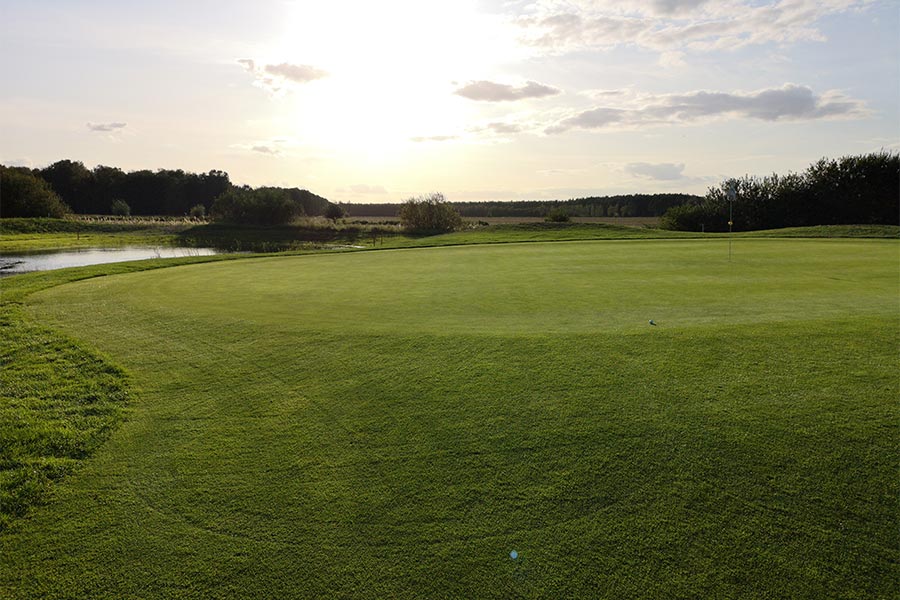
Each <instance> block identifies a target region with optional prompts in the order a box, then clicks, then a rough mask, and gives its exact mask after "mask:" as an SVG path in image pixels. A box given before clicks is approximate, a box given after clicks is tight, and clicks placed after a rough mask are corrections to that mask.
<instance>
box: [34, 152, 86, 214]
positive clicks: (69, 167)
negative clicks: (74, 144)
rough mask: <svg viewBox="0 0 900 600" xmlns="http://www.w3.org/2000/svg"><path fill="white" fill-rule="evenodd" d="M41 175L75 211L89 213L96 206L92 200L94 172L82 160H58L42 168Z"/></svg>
mask: <svg viewBox="0 0 900 600" xmlns="http://www.w3.org/2000/svg"><path fill="white" fill-rule="evenodd" d="M40 176H41V177H42V178H43V179H44V180H45V181H46V182H47V183H49V184H50V187H51V188H53V191H54V192H56V193H57V194H58V195H59V197H60V198H61V199H62V201H63V202H65V203H66V204H67V205H69V206H70V207H71V208H72V210H74V211H75V212H77V213H89V212H92V210H91V209H93V208H96V207H94V206H92V203H91V202H90V193H91V188H92V187H93V183H94V174H93V173H91V171H89V170H88V169H87V168H86V167H85V166H84V164H83V163H81V162H80V161H71V160H60V161H57V162H55V163H53V164H52V165H50V166H49V167H46V168H44V169H41V171H40Z"/></svg>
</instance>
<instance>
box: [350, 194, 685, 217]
mask: <svg viewBox="0 0 900 600" xmlns="http://www.w3.org/2000/svg"><path fill="white" fill-rule="evenodd" d="M701 199H702V196H695V195H692V194H628V195H617V196H590V197H586V198H572V199H569V200H516V201H510V200H507V201H501V200H492V201H481V202H451V204H452V205H453V207H454V208H455V209H456V210H457V211H459V214H460V215H461V216H463V217H467V218H479V217H482V218H484V217H544V216H546V215H547V214H548V213H550V211H551V210H554V209H556V210H562V211H564V212H565V213H566V214H568V215H569V216H571V217H659V216H662V215H663V214H665V212H666V211H667V210H669V209H670V208H671V207H673V206H680V205H682V204H685V203H688V202H694V201H698V200H701ZM400 207H401V205H400V204H387V203H384V204H353V205H351V210H352V212H353V214H355V215H366V216H369V217H399V216H400Z"/></svg>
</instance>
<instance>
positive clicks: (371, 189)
mask: <svg viewBox="0 0 900 600" xmlns="http://www.w3.org/2000/svg"><path fill="white" fill-rule="evenodd" d="M335 191H337V192H338V193H339V194H348V193H350V194H361V195H370V194H373V195H379V194H387V193H388V191H387V190H386V189H385V188H384V186H382V185H369V184H366V183H358V184H356V185H350V186H347V187H344V188H338V189H337V190H335Z"/></svg>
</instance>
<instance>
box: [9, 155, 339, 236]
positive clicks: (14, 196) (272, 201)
mask: <svg viewBox="0 0 900 600" xmlns="http://www.w3.org/2000/svg"><path fill="white" fill-rule="evenodd" d="M0 169H2V172H0V178H2V180H3V182H2V185H3V189H2V190H0V192H2V196H0V201H2V206H0V216H4V217H16V216H22V217H25V216H54V217H59V216H62V215H63V214H65V213H66V212H74V213H78V214H93V215H110V214H132V215H170V216H185V215H189V214H190V215H194V216H204V215H208V214H211V215H214V216H215V215H216V213H217V212H218V214H219V215H220V217H221V218H222V219H223V220H232V219H237V218H244V217H248V216H250V215H252V217H251V218H250V219H249V220H248V221H247V222H255V223H262V222H269V221H270V220H271V219H272V218H276V217H277V218H288V217H289V218H291V219H292V218H295V217H296V216H299V215H309V216H316V215H322V214H324V213H325V210H326V209H327V208H328V206H329V205H330V202H328V200H326V199H325V198H323V197H321V196H318V195H316V194H313V193H312V192H310V191H309V190H302V189H299V188H277V187H266V188H258V189H253V188H250V187H248V186H236V185H234V184H232V182H231V180H230V179H229V176H228V173H226V172H225V171H219V170H211V171H209V172H207V173H191V172H188V171H183V170H181V169H158V170H156V171H150V170H147V169H143V170H138V171H129V172H125V171H123V170H122V169H119V168H117V167H108V166H104V165H99V166H97V167H94V168H93V169H88V168H87V167H85V166H84V164H83V163H81V162H80V161H72V160H60V161H57V162H55V163H53V164H51V165H49V166H47V167H44V168H42V169H29V168H26V167H4V166H2V165H0ZM48 193H51V194H53V195H54V196H55V198H52V197H49V196H48V195H47V194H48ZM220 198H223V199H224V200H225V201H224V202H223V203H221V206H220V209H219V210H217V208H216V206H215V205H216V201H217V200H218V199H220ZM276 205H277V206H280V208H277V207H276ZM248 207H249V208H248ZM254 208H255V209H256V210H257V211H259V214H256V213H254V210H253V209H254ZM236 222H243V221H236ZM282 222H284V221H282Z"/></svg>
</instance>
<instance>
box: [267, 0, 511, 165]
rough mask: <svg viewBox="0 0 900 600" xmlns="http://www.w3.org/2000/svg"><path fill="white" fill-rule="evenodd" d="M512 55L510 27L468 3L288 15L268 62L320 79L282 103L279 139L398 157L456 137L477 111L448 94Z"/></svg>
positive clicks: (302, 10)
mask: <svg viewBox="0 0 900 600" xmlns="http://www.w3.org/2000/svg"><path fill="white" fill-rule="evenodd" d="M411 23H415V26H412V25H410V24H411ZM516 52H517V48H516V42H515V36H514V32H513V30H512V29H511V26H510V25H509V24H505V23H498V18H497V17H492V16H490V15H485V14H481V13H479V12H478V10H477V6H476V3H475V2H467V1H459V2H447V3H443V2H438V3H431V2H421V1H408V0H401V1H395V2H386V3H379V2H365V1H364V2H356V1H352V2H351V1H343V2H341V1H333V2H328V3H319V2H315V3H308V2H302V3H301V2H298V3H295V4H293V5H291V7H290V11H289V14H288V17H287V19H286V22H285V33H284V36H283V38H282V39H281V40H280V41H279V43H278V44H276V45H275V46H274V47H273V49H272V51H271V53H270V54H271V55H270V56H269V57H268V58H269V60H270V62H276V63H281V62H290V63H292V64H302V65H310V66H313V67H315V68H316V69H322V70H324V71H326V72H327V76H326V77H323V78H321V79H319V80H316V81H314V82H310V83H308V84H303V85H298V86H296V87H295V89H294V90H293V93H292V94H290V95H289V96H286V97H285V99H284V101H285V102H291V103H293V108H292V111H293V113H292V122H293V127H294V131H292V132H287V134H288V135H292V136H293V137H295V138H297V139H303V140H305V141H307V142H310V143H315V144H317V145H322V146H325V147H329V148H335V149H348V148H349V149H355V150H359V151H379V152H398V151H400V150H401V149H403V148H406V147H408V146H409V145H410V143H411V140H412V139H413V138H417V137H433V136H443V137H445V138H454V139H456V138H458V137H459V136H460V135H461V134H462V133H464V132H465V131H466V128H467V127H468V126H469V125H470V123H471V122H472V121H473V119H475V118H476V116H477V111H478V107H477V106H476V105H474V104H473V103H472V102H470V101H466V100H464V99H461V98H459V97H458V96H455V95H454V94H453V91H454V89H456V86H457V85H459V82H461V81H466V80H469V79H476V78H484V77H489V76H493V75H494V74H496V72H497V70H498V68H499V65H501V64H502V63H504V62H506V61H509V60H512V59H513V57H514V56H513V55H514V54H515V53H516Z"/></svg>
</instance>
